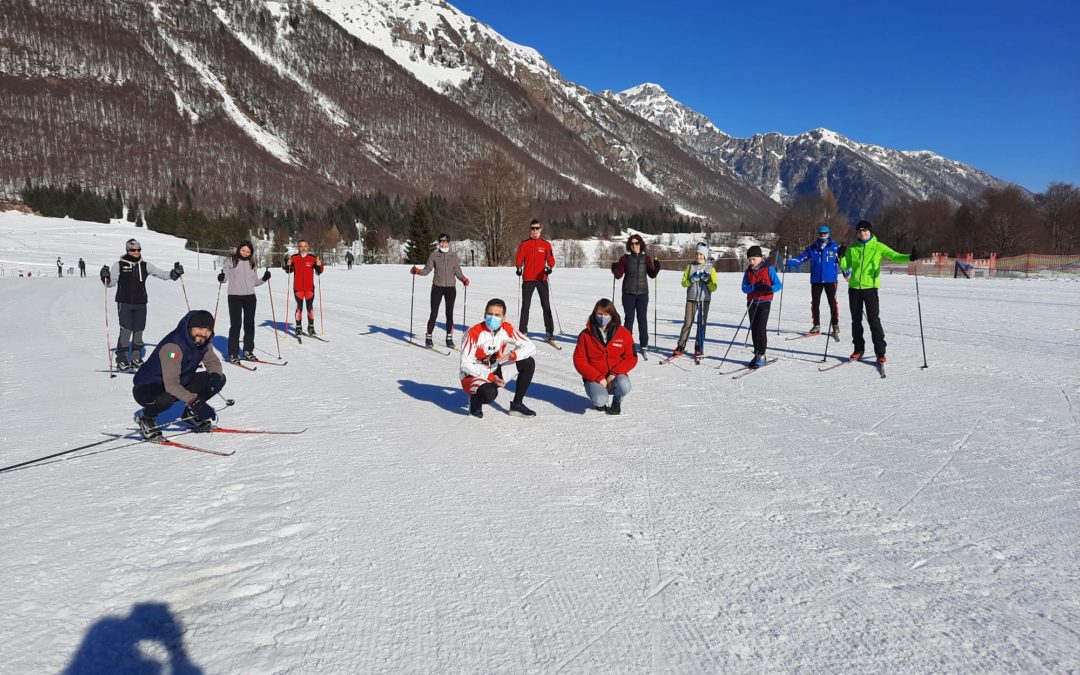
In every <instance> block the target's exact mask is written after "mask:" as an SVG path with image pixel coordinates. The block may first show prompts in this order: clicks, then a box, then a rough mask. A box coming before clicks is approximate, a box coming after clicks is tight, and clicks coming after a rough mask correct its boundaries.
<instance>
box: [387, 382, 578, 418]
mask: <svg viewBox="0 0 1080 675" xmlns="http://www.w3.org/2000/svg"><path fill="white" fill-rule="evenodd" d="M398 386H399V387H400V388H401V392H402V393H403V394H406V395H408V396H411V397H412V398H414V399H416V400H417V401H427V402H429V403H434V404H435V405H437V406H439V407H440V408H442V409H443V410H446V411H448V412H452V413H457V414H460V415H468V414H469V397H468V395H467V394H466V393H465V392H464V391H463V390H462V389H461V387H445V386H443V385H439V384H427V383H424V382H414V381H412V380H398ZM516 386H517V381H516V380H510V381H509V382H507V383H506V394H503V395H502V396H503V398H505V399H506V401H507V402H509V400H510V398H513V393H514V391H515V389H516ZM529 399H535V400H537V401H545V402H547V403H550V404H552V405H553V406H555V407H556V408H559V409H560V410H564V411H566V412H569V413H574V414H576V415H584V414H585V411H587V410H588V409H589V408H590V407H591V406H592V403H591V402H590V401H589V399H588V398H586V397H584V396H580V395H578V394H574V393H572V392H569V391H566V390H565V389H559V388H557V387H552V386H549V385H546V384H540V383H538V382H533V383H532V384H531V385H529V393H528V395H527V396H526V397H525V400H526V401H528V400H529ZM496 409H502V408H501V406H498V400H496Z"/></svg>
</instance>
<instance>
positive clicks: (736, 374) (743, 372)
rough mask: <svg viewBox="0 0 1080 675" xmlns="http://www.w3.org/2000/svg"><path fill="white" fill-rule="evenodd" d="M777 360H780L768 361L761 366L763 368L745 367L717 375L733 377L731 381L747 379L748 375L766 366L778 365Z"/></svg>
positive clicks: (718, 367)
mask: <svg viewBox="0 0 1080 675" xmlns="http://www.w3.org/2000/svg"><path fill="white" fill-rule="evenodd" d="M777 360H778V359H768V360H767V361H765V364H764V365H761V366H751V365H745V366H743V367H741V368H736V369H734V370H728V371H726V372H720V373H717V374H718V375H731V379H733V380H737V379H739V378H741V377H746V376H747V375H749V374H750V373H752V372H754V371H756V370H761V369H762V368H764V367H765V366H771V365H772V364H774V363H776V362H777ZM716 368H717V370H719V369H720V366H717V367H716Z"/></svg>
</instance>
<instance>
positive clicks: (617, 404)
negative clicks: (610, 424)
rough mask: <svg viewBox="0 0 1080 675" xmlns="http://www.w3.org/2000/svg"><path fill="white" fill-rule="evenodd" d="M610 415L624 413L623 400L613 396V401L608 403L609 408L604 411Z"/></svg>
mask: <svg viewBox="0 0 1080 675" xmlns="http://www.w3.org/2000/svg"><path fill="white" fill-rule="evenodd" d="M604 412H606V413H607V414H609V415H619V414H621V413H622V401H621V400H619V399H618V398H612V399H611V403H609V404H608V407H607V410H606V411H604Z"/></svg>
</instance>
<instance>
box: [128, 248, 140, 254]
mask: <svg viewBox="0 0 1080 675" xmlns="http://www.w3.org/2000/svg"><path fill="white" fill-rule="evenodd" d="M141 251H142V249H141V248H129V249H128V253H139V252H141Z"/></svg>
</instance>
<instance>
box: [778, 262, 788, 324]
mask: <svg viewBox="0 0 1080 675" xmlns="http://www.w3.org/2000/svg"><path fill="white" fill-rule="evenodd" d="M784 259H785V260H786V259H787V246H785V247H784ZM786 278H787V265H784V267H783V269H781V270H780V306H779V307H777V308H776V334H777V335H779V334H780V315H781V314H783V313H784V279H786Z"/></svg>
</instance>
